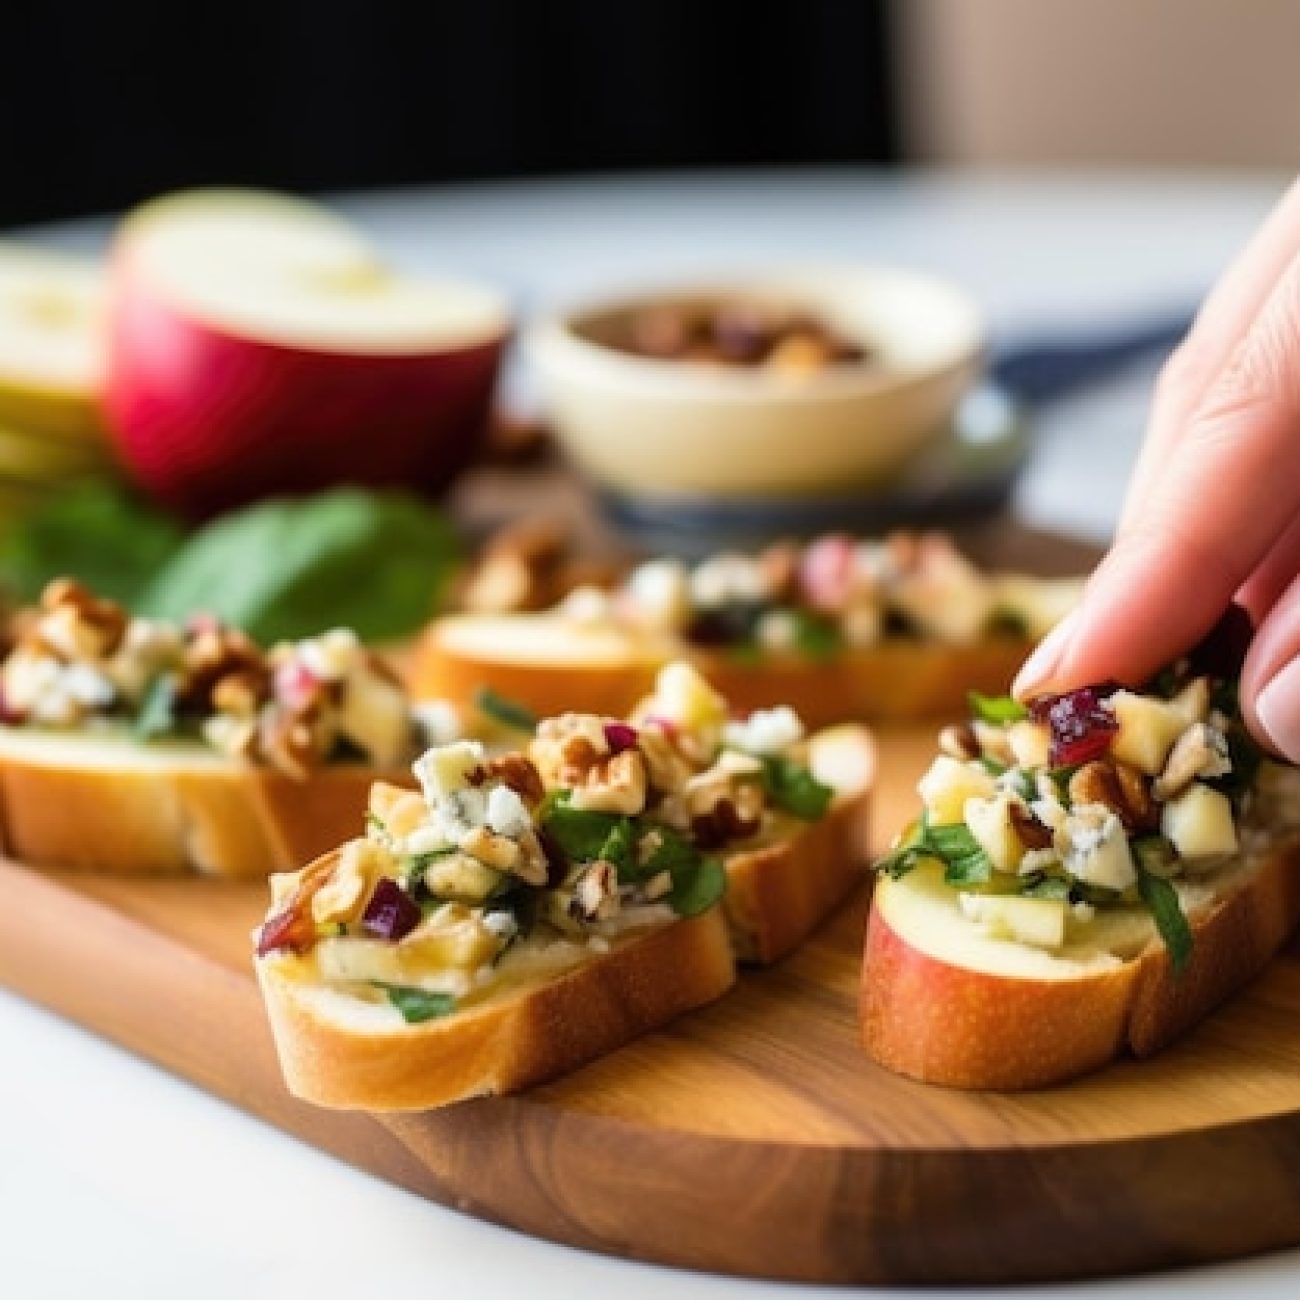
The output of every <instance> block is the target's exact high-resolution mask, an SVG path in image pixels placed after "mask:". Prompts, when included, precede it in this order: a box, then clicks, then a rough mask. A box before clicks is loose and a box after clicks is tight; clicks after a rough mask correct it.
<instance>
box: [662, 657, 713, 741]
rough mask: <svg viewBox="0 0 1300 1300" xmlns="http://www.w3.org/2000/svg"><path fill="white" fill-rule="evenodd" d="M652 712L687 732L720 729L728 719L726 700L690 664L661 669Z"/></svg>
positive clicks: (671, 665)
mask: <svg viewBox="0 0 1300 1300" xmlns="http://www.w3.org/2000/svg"><path fill="white" fill-rule="evenodd" d="M649 711H650V712H651V713H653V714H656V715H657V716H659V717H661V718H666V719H667V720H668V721H670V722H675V723H676V724H677V725H678V726H679V727H683V728H685V729H686V730H687V731H697V730H699V731H703V730H708V729H711V728H720V727H721V726H722V725H723V723H725V722H726V720H727V702H726V701H725V700H724V699H723V698H722V696H720V695H719V694H718V693H717V691H715V690H714V689H713V687H712V686H710V685H709V683H708V682H706V681H705V680H704V678H703V677H702V676H701V675H700V673H699V672H698V670H696V669H695V668H693V667H692V666H691V665H690V664H687V663H672V664H668V665H666V666H665V667H664V668H662V669H660V671H659V676H658V678H657V679H656V681H655V693H654V699H653V701H652V702H651V707H650V710H649Z"/></svg>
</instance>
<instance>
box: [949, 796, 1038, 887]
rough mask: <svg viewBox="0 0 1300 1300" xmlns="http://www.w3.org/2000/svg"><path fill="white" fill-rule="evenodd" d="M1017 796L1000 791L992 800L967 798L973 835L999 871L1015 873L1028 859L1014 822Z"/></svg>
mask: <svg viewBox="0 0 1300 1300" xmlns="http://www.w3.org/2000/svg"><path fill="white" fill-rule="evenodd" d="M1013 802H1019V800H1017V799H1016V798H1015V796H1014V795H1012V794H1009V793H1008V792H1007V791H1005V790H999V791H998V793H997V794H995V795H994V796H993V798H991V799H978V798H977V799H967V800H966V806H965V808H964V810H963V815H964V818H965V821H966V825H967V826H969V827H970V833H971V834H972V835H973V836H974V837H975V840H976V842H977V843H978V844H979V846H980V848H982V849H983V850H984V852H985V853H987V854H988V855H989V861H990V862H992V864H993V868H994V870H995V871H1006V872H1009V873H1012V874H1014V873H1015V871H1016V869H1017V868H1018V867H1019V866H1020V859H1021V858H1023V857H1024V856H1025V846H1024V844H1022V843H1021V841H1020V836H1019V835H1017V834H1016V828H1015V824H1014V823H1013V822H1012V820H1011V805H1012V803H1013Z"/></svg>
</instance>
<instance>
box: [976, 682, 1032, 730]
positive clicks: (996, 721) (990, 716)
mask: <svg viewBox="0 0 1300 1300" xmlns="http://www.w3.org/2000/svg"><path fill="white" fill-rule="evenodd" d="M966 700H967V703H968V704H969V705H970V711H971V713H973V714H974V715H975V717H977V718H978V719H979V720H980V721H981V722H991V723H992V724H993V725H994V726H997V727H1005V726H1006V725H1007V724H1008V723H1011V722H1019V721H1021V720H1022V719H1023V718H1027V717H1028V716H1029V710H1028V709H1027V708H1025V706H1024V705H1023V704H1021V703H1020V701H1019V700H1015V699H1012V698H1011V696H1010V695H981V694H980V693H979V691H968V692H967V694H966Z"/></svg>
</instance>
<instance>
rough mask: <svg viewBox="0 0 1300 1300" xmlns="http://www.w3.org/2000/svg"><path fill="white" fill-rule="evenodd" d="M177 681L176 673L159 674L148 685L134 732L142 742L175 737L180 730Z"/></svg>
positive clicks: (137, 715) (136, 718)
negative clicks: (177, 707) (177, 709)
mask: <svg viewBox="0 0 1300 1300" xmlns="http://www.w3.org/2000/svg"><path fill="white" fill-rule="evenodd" d="M177 685H178V683H177V680H176V674H175V673H159V674H158V676H157V677H155V678H154V679H153V681H151V682H150V683H149V685H148V687H147V688H146V690H145V693H144V699H143V700H141V702H140V711H139V712H138V713H137V714H136V716H135V724H134V727H133V730H134V732H135V734H136V737H137V738H138V739H140V740H157V739H158V738H159V737H160V736H174V735H175V734H176V733H177V731H179V730H180V719H179V718H178V716H177V711H176V690H177Z"/></svg>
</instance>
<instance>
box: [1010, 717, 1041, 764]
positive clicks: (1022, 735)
mask: <svg viewBox="0 0 1300 1300" xmlns="http://www.w3.org/2000/svg"><path fill="white" fill-rule="evenodd" d="M1006 735H1007V744H1008V746H1010V749H1011V753H1012V755H1013V756H1014V757H1015V760H1016V766H1017V767H1024V768H1031V769H1032V768H1035V767H1047V766H1048V765H1049V764H1050V762H1051V759H1050V754H1051V748H1052V736H1051V732H1049V731H1048V729H1047V728H1046V726H1044V725H1043V723H1041V722H1030V721H1029V720H1028V719H1025V720H1023V721H1021V722H1013V723H1012V724H1011V726H1009V727H1008V728H1007V732H1006Z"/></svg>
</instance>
